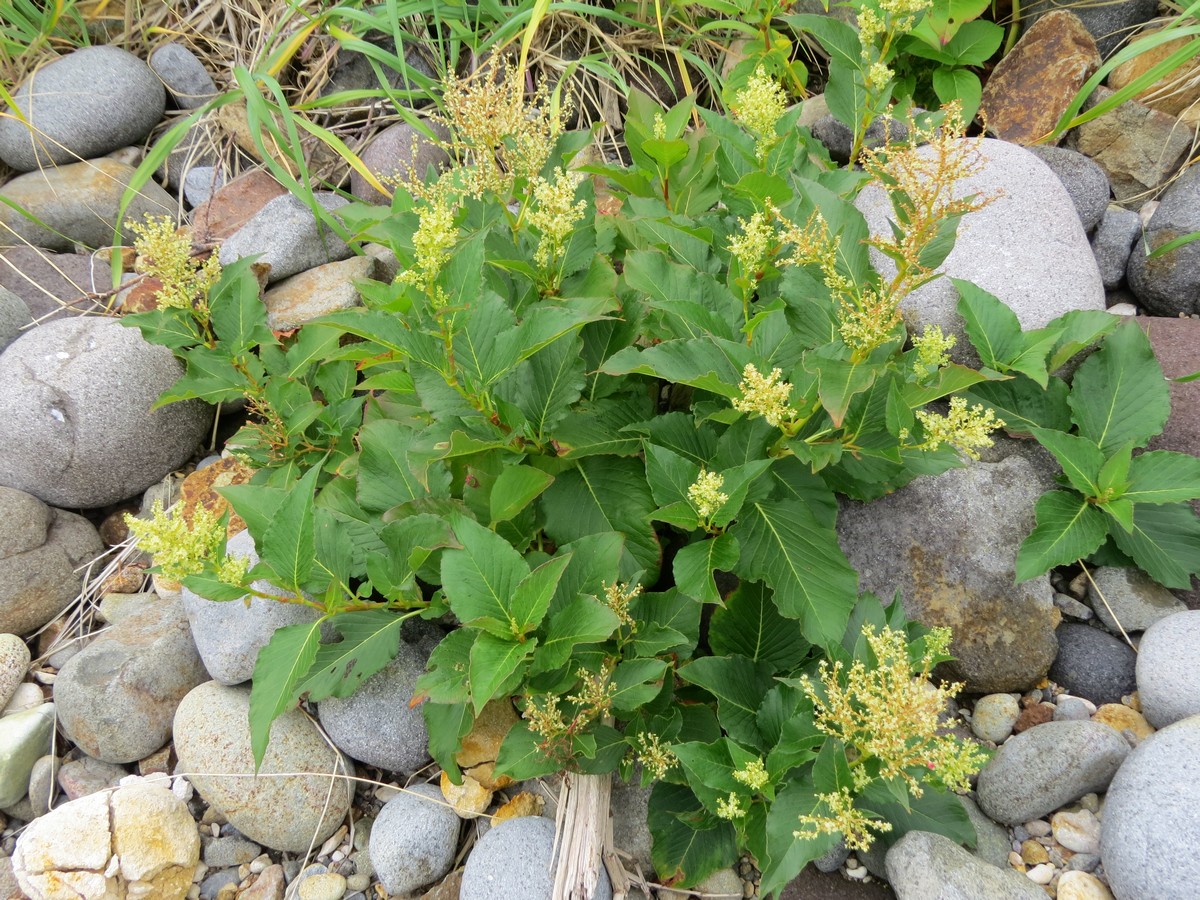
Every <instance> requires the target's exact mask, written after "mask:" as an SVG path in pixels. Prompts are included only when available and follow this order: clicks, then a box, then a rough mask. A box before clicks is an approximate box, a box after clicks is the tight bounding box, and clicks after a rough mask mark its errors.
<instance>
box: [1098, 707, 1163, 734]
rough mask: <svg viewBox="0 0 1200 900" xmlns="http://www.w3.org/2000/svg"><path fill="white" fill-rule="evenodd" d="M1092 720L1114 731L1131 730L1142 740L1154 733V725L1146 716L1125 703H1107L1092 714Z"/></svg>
mask: <svg viewBox="0 0 1200 900" xmlns="http://www.w3.org/2000/svg"><path fill="white" fill-rule="evenodd" d="M1092 721H1093V722H1101V723H1103V724H1105V725H1107V726H1108V727H1109V728H1111V729H1113V730H1114V731H1118V732H1120V731H1131V732H1133V734H1134V736H1135V737H1136V738H1137V739H1138V740H1140V741H1144V740H1145V739H1146V738H1148V737H1150V735H1152V734H1154V726H1152V725H1151V724H1150V723H1149V722H1147V721H1146V717H1145V716H1143V715H1142V714H1141V713H1140V712H1138V711H1137V710H1136V709H1130V708H1129V707H1128V706H1125V705H1124V704H1123V703H1105V704H1104V705H1103V706H1101V707H1100V708H1099V709H1097V710H1096V711H1095V712H1094V713H1093V714H1092Z"/></svg>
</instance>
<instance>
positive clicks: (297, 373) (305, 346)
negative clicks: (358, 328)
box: [257, 300, 412, 386]
mask: <svg viewBox="0 0 1200 900" xmlns="http://www.w3.org/2000/svg"><path fill="white" fill-rule="evenodd" d="M257 303H258V305H259V306H260V307H261V306H262V305H263V304H262V301H261V300H258V301H257ZM264 321H265V319H264ZM341 338H342V335H341V332H339V331H338V330H337V329H336V328H323V327H321V326H320V325H312V324H309V325H305V326H304V327H303V328H301V329H300V334H299V335H298V336H297V337H296V343H294V344H292V346H291V347H289V348H288V351H287V364H288V372H287V376H288V378H303V377H304V376H305V374H307V372H308V370H309V368H310V367H312V366H313V365H315V364H319V363H322V362H324V361H325V360H326V359H328V358H329V357H330V356H331V355H332V354H333V352H334V351H335V350H337V348H338V343H339V342H340V341H341ZM408 383H409V385H410V386H411V384H412V379H409V380H408Z"/></svg>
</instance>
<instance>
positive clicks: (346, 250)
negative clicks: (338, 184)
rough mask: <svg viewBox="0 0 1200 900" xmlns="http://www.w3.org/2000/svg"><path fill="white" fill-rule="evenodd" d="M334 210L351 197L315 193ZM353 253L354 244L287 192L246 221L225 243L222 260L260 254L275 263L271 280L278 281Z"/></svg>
mask: <svg viewBox="0 0 1200 900" xmlns="http://www.w3.org/2000/svg"><path fill="white" fill-rule="evenodd" d="M314 196H315V197H316V199H317V202H318V203H319V204H320V205H321V207H323V208H324V209H325V210H327V211H329V212H332V211H333V210H336V209H337V208H338V207H339V206H345V205H346V203H348V202H349V201H348V200H346V198H345V197H341V196H339V195H337V194H334V193H331V192H329V191H317V192H316V193H315V195H314ZM350 255H351V250H350V247H349V246H348V245H347V244H346V242H345V241H344V240H342V239H341V238H340V237H338V236H337V235H336V234H335V233H334V232H333V231H332V230H330V229H329V228H328V227H327V226H326V225H325V223H323V222H318V221H317V218H316V216H314V215H313V211H312V210H311V209H309V208H308V206H307V205H305V203H304V201H303V200H302V199H300V198H299V197H297V196H295V195H293V194H283V195H282V196H279V197H276V198H275V199H273V200H268V201H267V203H266V204H265V205H264V206H263V208H262V209H260V210H259V211H258V212H257V213H255V214H254V216H253V217H252V218H251V219H250V221H248V222H247V223H246V224H245V225H243V226H242V227H241V228H239V229H238V230H237V231H236V232H234V233H233V234H231V235H230V236H229V237H228V238H226V239H225V242H224V243H223V244H222V245H221V264H222V265H229V264H230V263H232V262H233V261H234V260H236V259H240V258H241V257H243V256H257V257H258V261H259V262H262V263H266V264H268V265H269V266H270V267H271V271H270V273H269V274H268V276H267V277H268V280H269V281H278V280H279V279H281V278H287V277H288V276H289V275H295V274H296V273H297V272H303V271H304V270H305V269H312V268H315V267H316V266H321V265H324V264H325V263H327V262H333V261H334V260H338V259H346V258H347V257H348V256H350Z"/></svg>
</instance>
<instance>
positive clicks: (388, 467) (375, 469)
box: [358, 419, 427, 512]
mask: <svg viewBox="0 0 1200 900" xmlns="http://www.w3.org/2000/svg"><path fill="white" fill-rule="evenodd" d="M358 440H359V445H360V447H361V449H362V453H361V454H360V455H359V460H358V502H359V503H360V504H361V505H362V507H363V509H366V510H370V511H374V512H383V511H385V510H388V509H391V508H392V507H393V506H399V505H400V504H401V503H407V502H408V501H410V500H415V499H416V498H417V497H424V496H426V494H427V491H426V490H425V489H424V488H423V487H422V486H421V483H420V482H419V481H418V480H417V476H416V474H415V473H414V472H413V469H412V466H411V465H410V463H409V458H408V448H409V446H410V445H411V444H412V441H413V436H412V430H411V429H409V428H407V427H406V426H404V425H402V424H400V423H399V422H396V421H393V420H391V419H376V420H375V421H372V422H368V423H367V424H366V425H364V426H363V428H362V430H361V431H360V432H359V437H358Z"/></svg>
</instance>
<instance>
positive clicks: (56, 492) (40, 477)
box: [0, 318, 212, 508]
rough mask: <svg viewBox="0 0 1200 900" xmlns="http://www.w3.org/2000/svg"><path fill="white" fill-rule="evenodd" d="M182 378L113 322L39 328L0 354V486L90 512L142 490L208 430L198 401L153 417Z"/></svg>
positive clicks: (167, 355) (163, 355)
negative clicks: (157, 404)
mask: <svg viewBox="0 0 1200 900" xmlns="http://www.w3.org/2000/svg"><path fill="white" fill-rule="evenodd" d="M182 374H183V367H182V366H181V365H180V364H179V362H178V360H176V359H175V355H174V354H173V353H172V352H171V351H170V350H168V349H167V348H166V347H162V346H158V345H156V344H150V343H148V342H147V341H146V340H144V339H143V338H142V336H141V334H140V333H139V332H138V331H137V329H135V328H127V327H125V326H123V325H122V324H121V323H120V322H118V321H116V320H113V319H100V318H71V319H60V320H57V321H54V322H47V323H46V324H45V325H42V326H41V327H39V328H35V329H33V330H31V331H29V332H27V333H26V334H24V335H22V336H21V337H19V338H18V339H17V340H16V341H14V342H13V344H12V346H10V347H9V348H8V349H7V350H6V351H4V354H3V355H0V422H3V423H4V424H3V426H2V427H3V431H2V432H0V433H2V434H3V440H2V441H0V484H3V485H7V486H9V487H15V488H18V489H19V490H23V491H27V492H28V493H31V494H33V495H35V496H37V497H40V498H41V499H42V500H44V501H46V502H47V503H50V504H53V505H55V506H68V507H84V508H92V507H97V506H105V505H107V504H109V503H116V502H117V501H118V500H124V499H126V498H128V497H132V496H134V495H135V494H138V493H140V492H142V491H144V490H145V489H146V488H148V487H150V485H152V484H154V483H156V482H157V481H159V480H160V479H161V478H162V477H163V476H164V475H166V474H168V473H169V472H172V471H174V470H175V469H177V468H179V467H180V466H181V465H182V464H183V463H185V462H186V461H187V460H188V459H189V458H190V457H191V455H192V454H193V453H194V452H195V450H196V447H197V446H198V445H199V444H200V442H201V440H203V438H204V436H205V435H206V434H207V432H208V426H209V423H210V422H211V421H212V408H211V407H210V406H209V405H208V404H206V403H204V402H203V401H200V400H187V401H184V402H182V403H172V404H170V405H169V406H164V407H162V408H161V409H156V410H151V407H152V406H153V405H154V402H155V401H156V400H157V399H158V397H159V395H160V394H162V393H163V392H164V391H165V390H167V388H169V387H171V385H173V384H174V383H175V382H176V381H177V380H178V379H179V377H180V376H181V375H182Z"/></svg>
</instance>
